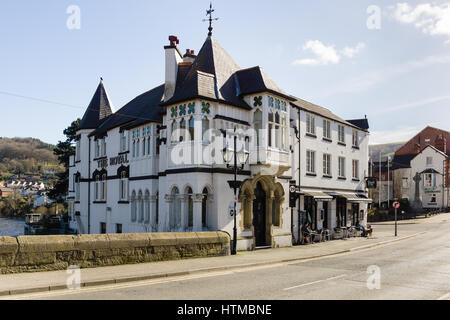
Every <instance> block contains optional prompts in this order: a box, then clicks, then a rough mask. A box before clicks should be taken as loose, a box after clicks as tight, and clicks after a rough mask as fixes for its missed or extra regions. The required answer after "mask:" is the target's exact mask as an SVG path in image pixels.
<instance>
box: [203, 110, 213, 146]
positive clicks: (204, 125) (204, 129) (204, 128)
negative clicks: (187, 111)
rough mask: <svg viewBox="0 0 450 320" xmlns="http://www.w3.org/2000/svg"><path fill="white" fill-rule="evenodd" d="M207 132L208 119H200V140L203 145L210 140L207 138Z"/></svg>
mask: <svg viewBox="0 0 450 320" xmlns="http://www.w3.org/2000/svg"><path fill="white" fill-rule="evenodd" d="M208 130H209V119H208V117H206V116H204V117H203V118H202V139H203V143H209V142H210V141H211V140H210V139H211V138H210V137H209V136H208Z"/></svg>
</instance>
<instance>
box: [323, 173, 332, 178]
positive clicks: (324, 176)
mask: <svg viewBox="0 0 450 320" xmlns="http://www.w3.org/2000/svg"><path fill="white" fill-rule="evenodd" d="M322 178H325V179H333V176H329V175H326V174H324V175H323V176H322Z"/></svg>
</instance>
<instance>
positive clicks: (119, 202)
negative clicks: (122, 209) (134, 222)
mask: <svg viewBox="0 0 450 320" xmlns="http://www.w3.org/2000/svg"><path fill="white" fill-rule="evenodd" d="M117 203H118V204H129V203H130V201H126V200H120V201H118V202H117Z"/></svg>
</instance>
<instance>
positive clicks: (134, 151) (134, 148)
mask: <svg viewBox="0 0 450 320" xmlns="http://www.w3.org/2000/svg"><path fill="white" fill-rule="evenodd" d="M135 157H136V141H133V158H135Z"/></svg>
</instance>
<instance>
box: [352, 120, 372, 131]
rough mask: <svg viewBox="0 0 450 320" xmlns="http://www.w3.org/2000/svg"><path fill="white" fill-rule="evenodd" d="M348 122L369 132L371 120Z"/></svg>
mask: <svg viewBox="0 0 450 320" xmlns="http://www.w3.org/2000/svg"><path fill="white" fill-rule="evenodd" d="M347 122H350V123H351V124H353V125H355V126H357V127H359V128H361V129H363V130H369V120H367V118H365V119H355V120H347Z"/></svg>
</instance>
